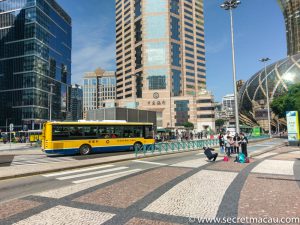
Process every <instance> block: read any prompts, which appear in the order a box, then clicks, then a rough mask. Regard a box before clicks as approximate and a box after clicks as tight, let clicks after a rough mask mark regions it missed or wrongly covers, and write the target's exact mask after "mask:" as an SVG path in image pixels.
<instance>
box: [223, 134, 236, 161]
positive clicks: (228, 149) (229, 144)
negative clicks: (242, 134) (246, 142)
mask: <svg viewBox="0 0 300 225" xmlns="http://www.w3.org/2000/svg"><path fill="white" fill-rule="evenodd" d="M233 144H234V141H233V139H232V137H231V136H227V142H226V145H225V146H226V154H227V156H228V157H229V156H230V154H231V152H232V146H233Z"/></svg>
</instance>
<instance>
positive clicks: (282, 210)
mask: <svg viewBox="0 0 300 225" xmlns="http://www.w3.org/2000/svg"><path fill="white" fill-rule="evenodd" d="M238 215H239V217H255V218H258V217H271V218H280V217H284V218H287V217H290V218H292V217H299V215H300V189H299V187H298V185H297V182H296V181H295V178H294V177H293V176H279V175H260V174H251V175H249V176H248V179H247V181H246V183H245V185H244V187H243V190H242V192H241V196H240V200H239V214H238Z"/></svg>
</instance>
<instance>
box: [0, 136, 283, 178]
mask: <svg viewBox="0 0 300 225" xmlns="http://www.w3.org/2000/svg"><path fill="white" fill-rule="evenodd" d="M268 139H269V138H267V139H263V140H255V141H252V142H251V143H255V142H260V141H265V140H268ZM283 146H284V145H283ZM213 147H219V146H213ZM277 147H281V145H280V146H277ZM277 147H276V148H277ZM199 150H202V149H193V150H188V151H181V152H178V151H177V152H176V151H174V152H169V153H161V154H158V155H146V156H142V157H135V156H133V157H130V158H126V159H118V160H110V161H106V162H98V163H91V164H87V165H77V166H70V167H66V168H57V169H50V170H45V171H36V172H29V173H23V174H16V175H10V176H3V177H0V181H3V180H9V179H14V178H25V177H30V176H35V175H41V174H47V173H53V172H60V171H64V170H73V169H79V168H85V167H90V166H98V165H103V164H108V163H119V162H125V161H129V160H135V159H146V158H154V157H159V156H166V155H175V154H182V153H187V152H195V151H199ZM270 151H271V150H270ZM266 152H268V151H266ZM264 153H265V152H262V153H259V154H258V155H260V154H264ZM251 157H253V156H251Z"/></svg>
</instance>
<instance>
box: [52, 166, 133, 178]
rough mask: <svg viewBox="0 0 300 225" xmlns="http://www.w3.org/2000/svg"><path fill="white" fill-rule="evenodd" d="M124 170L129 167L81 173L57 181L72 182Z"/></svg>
mask: <svg viewBox="0 0 300 225" xmlns="http://www.w3.org/2000/svg"><path fill="white" fill-rule="evenodd" d="M124 169H128V167H126V166H122V167H117V168H112V169H107V170H100V171H94V172H90V173H80V174H75V175H71V176H66V177H59V178H56V179H58V180H70V179H73V178H77V177H85V176H90V175H95V174H101V173H108V172H113V171H117V170H124Z"/></svg>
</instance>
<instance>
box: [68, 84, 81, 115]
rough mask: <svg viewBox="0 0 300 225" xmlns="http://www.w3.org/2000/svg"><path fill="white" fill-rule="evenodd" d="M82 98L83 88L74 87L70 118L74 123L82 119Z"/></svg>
mask: <svg viewBox="0 0 300 225" xmlns="http://www.w3.org/2000/svg"><path fill="white" fill-rule="evenodd" d="M82 97H83V91H82V87H81V86H80V85H78V84H74V85H72V89H71V104H70V115H71V118H69V119H70V120H72V121H77V120H81V119H82Z"/></svg>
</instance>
